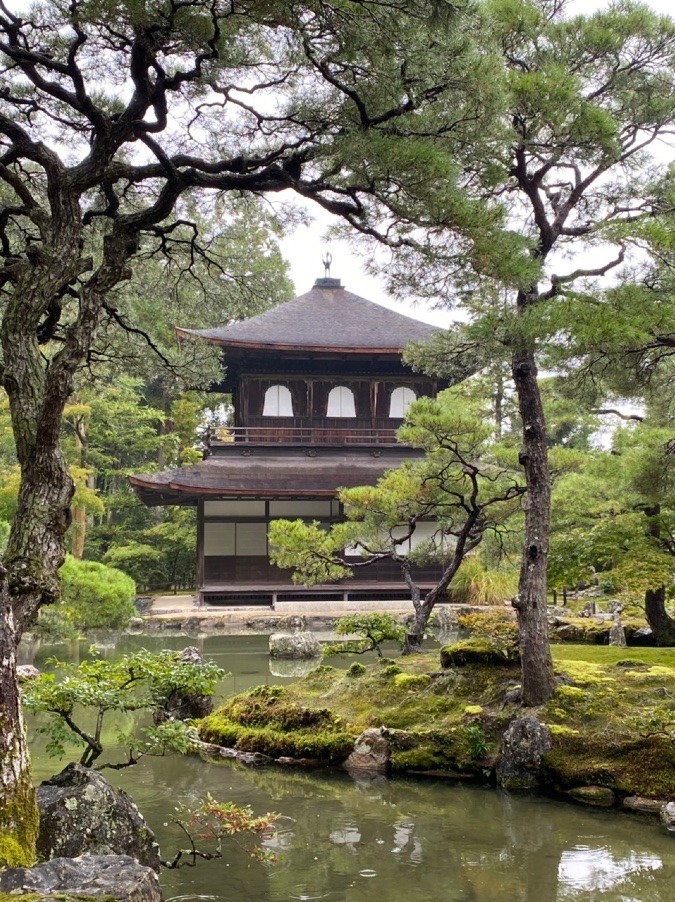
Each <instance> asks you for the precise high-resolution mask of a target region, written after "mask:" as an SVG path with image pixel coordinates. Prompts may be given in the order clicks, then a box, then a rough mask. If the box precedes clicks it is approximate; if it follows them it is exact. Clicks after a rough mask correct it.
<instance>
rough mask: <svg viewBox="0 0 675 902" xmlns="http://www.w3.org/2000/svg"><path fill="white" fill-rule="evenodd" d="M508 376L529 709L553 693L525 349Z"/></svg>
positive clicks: (532, 380)
mask: <svg viewBox="0 0 675 902" xmlns="http://www.w3.org/2000/svg"><path fill="white" fill-rule="evenodd" d="M512 374H513V379H514V381H515V385H516V391H517V393H518V406H519V408H520V415H521V418H522V423H523V447H522V450H521V452H520V463H521V465H522V467H523V469H524V470H525V479H526V482H527V502H526V511H525V532H524V537H523V559H522V563H521V567H520V579H519V583H518V595H517V597H516V598H515V599H514V601H513V606H514V607H515V608H516V610H517V612H518V632H519V636H520V655H521V662H522V679H523V689H522V693H523V704H524V705H526V706H533V705H541V704H543V703H544V702H546V701H548V699H549V698H550V697H551V695H552V694H553V689H554V678H553V661H552V659H551V651H550V647H549V640H548V619H547V612H546V562H547V559H548V540H549V528H550V508H551V483H550V476H549V469H548V454H547V448H546V422H545V419H544V409H543V405H542V401H541V394H540V392H539V385H538V382H537V366H536V363H535V358H534V353H533V351H532V350H531V349H529V348H526V349H524V350H518V351H516V352H515V353H514V354H513V357H512Z"/></svg>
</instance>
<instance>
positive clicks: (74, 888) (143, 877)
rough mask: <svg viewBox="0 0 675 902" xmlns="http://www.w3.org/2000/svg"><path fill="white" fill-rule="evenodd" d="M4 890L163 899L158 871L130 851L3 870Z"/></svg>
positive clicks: (124, 901) (137, 901)
mask: <svg viewBox="0 0 675 902" xmlns="http://www.w3.org/2000/svg"><path fill="white" fill-rule="evenodd" d="M0 892H2V893H11V894H12V896H16V897H17V898H19V899H20V898H21V896H22V895H25V894H29V893H30V895H31V897H32V898H34V897H35V895H36V894H37V895H38V897H43V898H45V899H55V898H57V899H58V900H59V902H68V900H71V899H72V900H82V899H105V900H118V902H161V899H162V893H161V890H160V888H159V880H158V879H157V874H156V873H155V872H154V871H153V870H152V869H151V868H147V867H144V866H143V865H141V864H139V863H138V861H136V859H135V858H131V857H130V856H128V855H82V856H80V857H78V858H54V859H52V860H51V861H45V862H44V863H43V864H37V865H35V867H32V868H7V869H5V870H4V871H2V873H0Z"/></svg>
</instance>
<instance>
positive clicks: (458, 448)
mask: <svg viewBox="0 0 675 902" xmlns="http://www.w3.org/2000/svg"><path fill="white" fill-rule="evenodd" d="M398 438H399V440H400V441H402V442H405V443H406V444H408V445H411V446H412V447H414V448H419V449H422V450H423V451H424V452H425V456H424V457H423V458H419V459H415V460H408V461H405V462H404V463H403V464H402V465H401V466H400V467H397V468H396V469H394V470H389V471H388V472H387V473H385V474H384V476H383V477H382V478H381V479H380V480H379V482H378V483H377V485H376V486H360V487H358V488H351V489H342V490H341V491H340V493H339V497H340V500H341V501H342V503H343V504H344V506H345V512H346V515H347V518H348V519H347V522H344V523H338V524H335V525H333V526H332V527H331V528H330V529H329V530H327V531H326V530H324V529H323V528H322V527H321V526H320V525H319V524H318V523H316V522H315V523H304V522H303V521H301V520H295V521H285V520H276V521H273V522H272V524H271V526H270V542H271V546H272V560H273V562H274V563H276V564H277V565H278V566H280V567H293V568H295V573H294V576H293V578H294V579H295V580H296V581H297V582H304V583H305V584H307V585H312V584H316V583H318V582H322V581H334V580H337V579H341V578H343V577H345V576H349V575H351V574H352V573H353V572H354V571H356V570H358V569H359V568H360V567H368V566H370V565H371V564H373V563H374V562H375V561H379V560H383V559H388V560H392V561H394V562H395V563H397V564H398V566H399V567H400V571H401V577H402V579H403V581H404V582H405V584H406V586H407V587H408V589H409V591H410V595H411V599H412V604H413V608H414V618H413V623H412V625H411V626H410V628H409V631H408V633H407V635H406V641H405V645H404V649H403V651H404V654H408V653H411V652H414V651H418V650H419V648H420V646H421V643H422V639H423V636H424V630H425V628H426V625H427V622H428V620H429V617H430V616H431V612H432V611H433V609H434V606H435V604H436V602H437V601H438V599H439V598H442V597H443V595H444V594H445V592H446V591H447V589H448V587H449V586H450V584H451V583H452V580H453V578H454V576H455V574H456V573H457V571H458V569H459V567H460V565H461V563H462V561H463V560H464V558H465V556H466V555H467V554H468V553H469V552H470V551H471V550H472V549H474V548H476V547H478V545H479V544H480V542H481V541H482V539H483V536H484V535H485V533H486V532H487V531H488V530H494V531H497V532H498V531H499V530H500V529H501V528H502V526H503V524H504V523H505V521H506V519H508V517H509V515H511V514H512V513H513V512H514V511H515V510H517V509H518V508H519V505H520V498H521V496H522V494H523V493H524V491H525V489H524V487H523V486H522V484H521V483H520V482H519V481H518V479H517V478H516V477H515V475H514V474H513V471H512V470H511V468H510V467H509V466H508V465H507V464H506V463H504V462H500V460H499V457H498V455H497V447H496V446H494V445H492V444H491V441H490V440H491V438H492V427H490V426H489V425H485V424H484V423H483V422H481V421H479V420H477V419H476V418H475V417H474V416H472V415H471V414H469V413H467V412H466V411H465V410H464V409H463V407H462V404H461V400H460V398H459V396H458V395H457V394H456V393H453V392H444V393H442V395H441V396H439V398H438V399H435V400H432V399H429V398H422V399H420V400H419V401H417V402H415V404H413V405H412V406H411V407H410V409H409V410H408V416H407V420H406V423H405V424H404V425H403V426H402V427H401V429H400V430H399V433H398ZM430 521H431V522H432V523H433V531H432V532H431V534H430V535H427V536H426V537H425V538H424V540H423V541H421V542H419V544H417V545H416V546H415V547H413V548H412V550H410V549H409V545H410V543H411V541H412V542H414V541H415V539H416V538H417V537H418V536H419V533H418V530H419V532H421V529H420V525H421V524H423V523H424V524H428V523H429V522H430ZM416 533H417V536H416ZM347 548H351V549H355V550H358V553H359V554H360V558H359V559H357V560H354V558H353V557H352V558H349V557H347V556H346V554H345V549H347ZM430 561H435V562H437V563H439V564H440V565H441V575H440V577H439V578H438V580H437V582H436V584H435V585H434V586H433V588H432V589H430V590H429V591H428V592H427V593H426V594H425V595H424V597H422V592H421V589H420V587H419V585H418V583H417V581H416V573H415V566H416V565H419V564H424V563H428V562H430Z"/></svg>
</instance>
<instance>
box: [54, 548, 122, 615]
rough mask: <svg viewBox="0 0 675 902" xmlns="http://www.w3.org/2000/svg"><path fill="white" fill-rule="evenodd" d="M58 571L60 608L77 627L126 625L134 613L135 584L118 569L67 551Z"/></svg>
mask: <svg viewBox="0 0 675 902" xmlns="http://www.w3.org/2000/svg"><path fill="white" fill-rule="evenodd" d="M59 575H60V577H61V602H60V605H59V608H60V611H61V613H62V614H63V617H64V618H65V619H66V620H68V621H69V622H71V623H73V624H74V625H75V626H76V627H78V629H81V630H89V629H123V628H124V627H125V626H127V624H128V623H129V621H130V620H131V618H132V617H133V616H134V613H135V608H134V604H133V601H134V598H135V596H136V584H135V583H134V581H133V579H131V578H130V577H129V576H126V575H125V574H124V573H121V572H120V571H119V570H115V569H113V568H112V567H106V566H105V564H97V563H95V562H94V561H78V560H76V559H75V558H74V557H71V556H70V555H68V557H67V558H66V561H65V563H64V564H63V566H62V567H61V569H60V571H59Z"/></svg>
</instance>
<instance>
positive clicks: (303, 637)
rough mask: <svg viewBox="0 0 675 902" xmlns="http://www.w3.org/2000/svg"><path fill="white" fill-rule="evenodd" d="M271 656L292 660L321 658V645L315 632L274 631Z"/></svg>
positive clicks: (271, 637)
mask: <svg viewBox="0 0 675 902" xmlns="http://www.w3.org/2000/svg"><path fill="white" fill-rule="evenodd" d="M270 656H271V657H272V658H290V659H292V660H305V659H308V658H319V657H320V656H321V645H320V644H319V640H318V639H317V638H316V636H315V635H314V634H313V633H272V635H271V636H270Z"/></svg>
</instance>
